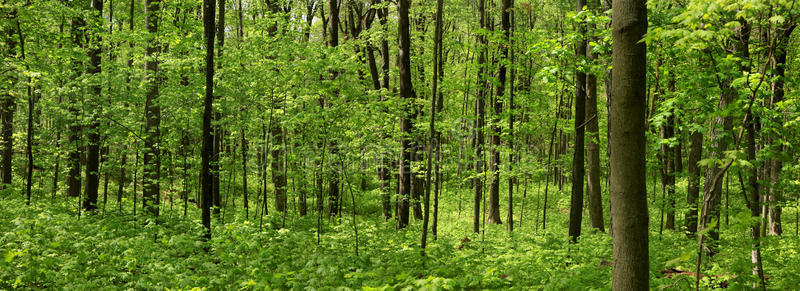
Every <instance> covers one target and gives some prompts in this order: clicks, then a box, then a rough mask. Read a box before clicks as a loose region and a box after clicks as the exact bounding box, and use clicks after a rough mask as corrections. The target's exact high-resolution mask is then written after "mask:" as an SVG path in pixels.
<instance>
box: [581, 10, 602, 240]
mask: <svg viewBox="0 0 800 291" xmlns="http://www.w3.org/2000/svg"><path fill="white" fill-rule="evenodd" d="M588 5H589V9H590V10H591V11H594V12H598V11H599V6H600V2H599V1H598V0H589V3H588ZM586 56H587V57H588V58H589V60H590V61H592V62H594V61H595V60H596V59H597V54H595V53H592V47H590V46H588V45H587V47H586ZM586 119H587V120H586V136H587V138H588V140H587V141H586V164H587V165H588V167H589V171H588V172H587V173H586V183H587V187H586V192H587V193H586V194H587V195H589V224H590V226H591V227H592V228H594V229H596V230H599V231H605V221H604V220H603V198H602V192H601V191H600V135H599V131H600V130H599V128H600V127H599V125H598V124H599V119H600V115H599V114H598V112H597V76H596V75H595V74H594V73H591V72H590V73H588V74H586Z"/></svg>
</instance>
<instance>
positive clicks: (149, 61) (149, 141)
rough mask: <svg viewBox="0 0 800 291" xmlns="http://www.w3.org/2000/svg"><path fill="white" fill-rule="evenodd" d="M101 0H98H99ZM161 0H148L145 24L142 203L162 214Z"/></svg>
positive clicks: (148, 209) (150, 210)
mask: <svg viewBox="0 0 800 291" xmlns="http://www.w3.org/2000/svg"><path fill="white" fill-rule="evenodd" d="M95 1H98V0H95ZM160 9H161V0H147V1H145V21H144V22H145V26H146V27H147V32H148V34H150V36H151V38H148V42H147V50H146V51H145V65H144V66H145V83H146V85H145V86H146V93H145V97H146V99H145V105H144V113H145V124H144V130H145V135H144V150H143V151H142V154H143V155H144V164H143V165H144V169H143V171H142V176H143V178H144V185H143V186H142V191H143V192H142V194H143V195H142V197H143V198H142V202H143V203H144V210H145V211H147V212H149V213H150V214H152V215H155V216H158V213H159V204H160V201H161V187H160V185H159V184H160V178H161V151H160V149H159V147H160V145H159V141H160V140H161V131H160V128H159V127H160V126H161V106H160V105H159V101H158V96H159V93H158V89H159V86H160V83H161V77H160V76H159V75H158V74H159V72H158V66H159V60H158V56H157V53H158V52H159V51H160V50H161V45H160V44H158V39H157V35H158V22H159V17H160V12H159V10H160Z"/></svg>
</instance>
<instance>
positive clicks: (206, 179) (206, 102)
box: [200, 0, 266, 240]
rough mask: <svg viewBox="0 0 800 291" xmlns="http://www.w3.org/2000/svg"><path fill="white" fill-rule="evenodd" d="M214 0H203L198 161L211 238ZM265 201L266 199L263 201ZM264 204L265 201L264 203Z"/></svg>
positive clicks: (207, 235) (204, 215)
mask: <svg viewBox="0 0 800 291" xmlns="http://www.w3.org/2000/svg"><path fill="white" fill-rule="evenodd" d="M215 5H216V2H215V1H214V0H203V32H204V35H205V41H206V43H205V46H206V47H205V49H206V56H205V61H206V67H205V75H206V76H205V77H206V84H205V86H206V87H205V97H204V98H203V145H202V152H201V159H202V160H201V163H200V167H201V168H200V182H201V183H202V184H201V189H200V190H201V191H202V195H201V208H202V220H203V227H205V233H204V237H205V239H206V240H209V239H211V203H212V201H211V200H212V199H213V197H212V196H213V193H212V192H213V184H212V181H211V179H212V175H211V162H212V159H213V154H214V150H213V146H214V137H213V136H212V132H211V120H212V114H213V111H214V109H213V106H214V12H215V11H216V7H215ZM265 202H266V201H265ZM265 204H266V203H265Z"/></svg>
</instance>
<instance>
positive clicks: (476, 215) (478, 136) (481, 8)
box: [472, 0, 489, 233]
mask: <svg viewBox="0 0 800 291" xmlns="http://www.w3.org/2000/svg"><path fill="white" fill-rule="evenodd" d="M478 22H479V24H480V29H481V31H483V30H484V29H485V28H486V2H485V1H484V0H478ZM483 33H484V32H480V33H479V34H478V45H479V49H480V53H478V91H477V96H476V97H475V115H476V116H477V119H476V120H475V128H474V135H475V156H474V157H473V158H474V159H475V175H476V178H475V179H473V180H472V184H473V185H472V186H473V187H474V191H473V196H472V199H473V204H472V232H475V233H477V232H479V231H480V229H481V223H480V222H481V198H482V197H483V182H482V181H483V179H485V178H484V177H483V175H484V174H485V173H484V172H483V146H484V145H483V144H484V132H483V127H484V123H485V120H486V101H485V100H484V98H485V95H486V90H487V89H486V88H487V87H488V83H487V82H486V76H484V75H485V73H486V58H487V55H488V53H489V52H488V51H489V48H488V40H487V38H486V36H485V35H483Z"/></svg>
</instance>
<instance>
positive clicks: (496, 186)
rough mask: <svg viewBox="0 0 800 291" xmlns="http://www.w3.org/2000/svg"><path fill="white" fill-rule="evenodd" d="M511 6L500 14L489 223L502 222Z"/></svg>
mask: <svg viewBox="0 0 800 291" xmlns="http://www.w3.org/2000/svg"><path fill="white" fill-rule="evenodd" d="M511 8H512V3H511V1H509V0H504V1H503V2H502V10H501V11H502V12H501V14H500V27H501V29H502V30H503V40H502V42H503V43H502V44H501V46H500V60H498V63H499V67H498V69H497V84H496V87H495V94H494V95H495V97H494V102H493V104H492V107H493V109H494V110H493V111H494V112H493V113H494V116H493V118H492V124H491V126H490V129H491V138H490V141H489V143H490V144H491V153H490V154H489V170H491V171H492V172H491V173H492V180H491V181H492V182H491V184H490V185H489V218H488V219H489V220H488V223H494V224H502V223H503V222H502V221H501V220H500V115H501V114H502V113H503V98H504V96H505V93H506V74H507V71H508V68H507V66H506V64H505V60H506V59H508V41H509V38H510V35H511Z"/></svg>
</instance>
